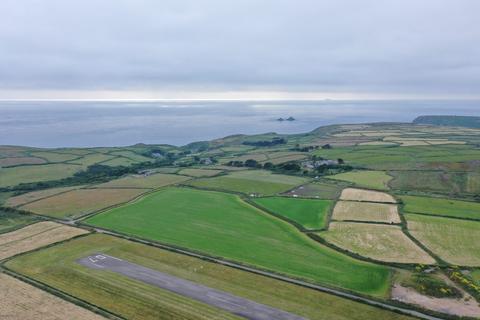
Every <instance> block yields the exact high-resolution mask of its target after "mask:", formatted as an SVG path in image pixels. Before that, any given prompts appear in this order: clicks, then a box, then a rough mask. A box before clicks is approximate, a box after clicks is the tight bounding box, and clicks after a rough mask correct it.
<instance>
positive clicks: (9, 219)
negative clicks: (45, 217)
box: [0, 209, 39, 233]
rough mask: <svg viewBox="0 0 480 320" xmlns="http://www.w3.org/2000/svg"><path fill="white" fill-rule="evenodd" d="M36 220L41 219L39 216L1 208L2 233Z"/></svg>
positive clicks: (0, 224)
mask: <svg viewBox="0 0 480 320" xmlns="http://www.w3.org/2000/svg"><path fill="white" fill-rule="evenodd" d="M36 221H39V218H38V217H36V216H33V215H26V214H18V213H14V212H7V211H3V210H1V209H0V233H5V232H10V231H12V230H15V229H18V228H21V227H23V226H26V225H28V224H30V223H33V222H36Z"/></svg>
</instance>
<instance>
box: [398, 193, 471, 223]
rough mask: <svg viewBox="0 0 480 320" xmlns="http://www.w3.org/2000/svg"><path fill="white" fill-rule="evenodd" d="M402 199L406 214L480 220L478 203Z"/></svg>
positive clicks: (424, 198) (426, 198) (420, 198)
mask: <svg viewBox="0 0 480 320" xmlns="http://www.w3.org/2000/svg"><path fill="white" fill-rule="evenodd" d="M400 199H401V200H402V201H403V203H404V204H405V206H404V210H405V211H406V212H411V213H424V214H430V215H438V216H445V217H452V218H468V219H477V220H480V203H478V202H473V201H460V200H453V199H446V198H431V197H416V196H400Z"/></svg>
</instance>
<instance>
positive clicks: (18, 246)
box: [0, 221, 88, 260]
mask: <svg viewBox="0 0 480 320" xmlns="http://www.w3.org/2000/svg"><path fill="white" fill-rule="evenodd" d="M85 233H88V231H86V230H83V229H79V228H74V227H69V226H66V225H63V224H59V223H56V222H51V221H45V222H38V223H35V224H32V225H29V226H26V227H25V228H22V229H19V230H15V231H12V232H8V233H4V234H1V235H0V260H3V259H6V258H8V257H11V256H14V255H16V254H19V253H23V252H27V251H31V250H34V249H37V248H40V247H43V246H47V245H49V244H52V243H55V242H59V241H63V240H67V239H70V238H73V237H75V236H78V235H81V234H85Z"/></svg>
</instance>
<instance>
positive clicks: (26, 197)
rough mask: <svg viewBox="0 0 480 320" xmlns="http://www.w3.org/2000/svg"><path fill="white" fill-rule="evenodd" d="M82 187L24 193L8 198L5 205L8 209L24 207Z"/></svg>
mask: <svg viewBox="0 0 480 320" xmlns="http://www.w3.org/2000/svg"><path fill="white" fill-rule="evenodd" d="M81 187H82V186H75V187H61V188H51V189H45V190H40V191H32V192H28V193H24V194H21V195H18V196H14V197H11V198H8V199H7V201H6V202H5V205H6V206H8V207H16V206H20V205H23V204H25V203H28V202H32V201H36V200H40V199H43V198H46V197H50V196H53V195H56V194H59V193H62V192H66V191H70V190H74V189H78V188H81Z"/></svg>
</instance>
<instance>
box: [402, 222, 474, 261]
mask: <svg viewBox="0 0 480 320" xmlns="http://www.w3.org/2000/svg"><path fill="white" fill-rule="evenodd" d="M405 218H406V219H407V226H408V230H409V231H410V233H411V234H412V235H413V236H414V237H415V238H416V239H417V240H419V241H420V242H421V243H422V244H423V245H425V246H426V247H427V248H428V249H430V250H431V251H432V252H433V253H434V254H436V255H438V256H439V257H440V258H441V259H442V260H444V261H447V262H448V263H451V264H455V265H461V266H472V267H478V266H480V250H479V246H478V244H479V243H480V222H476V221H466V220H459V219H451V218H437V217H430V216H423V215H417V214H406V215H405Z"/></svg>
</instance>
